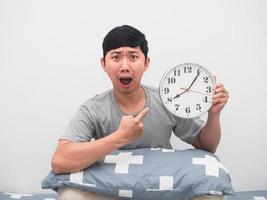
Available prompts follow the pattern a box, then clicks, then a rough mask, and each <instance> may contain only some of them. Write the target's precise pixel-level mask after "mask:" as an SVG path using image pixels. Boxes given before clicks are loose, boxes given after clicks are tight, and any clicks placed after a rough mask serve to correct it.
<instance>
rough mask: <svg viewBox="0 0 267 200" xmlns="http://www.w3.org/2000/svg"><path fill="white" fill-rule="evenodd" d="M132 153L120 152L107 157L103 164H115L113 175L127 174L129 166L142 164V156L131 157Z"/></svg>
mask: <svg viewBox="0 0 267 200" xmlns="http://www.w3.org/2000/svg"><path fill="white" fill-rule="evenodd" d="M132 153H133V152H121V153H119V154H118V155H108V156H106V157H105V160H104V163H115V164H116V166H115V173H120V174H128V170H129V165H130V164H143V157H144V156H140V155H139V156H133V155H132Z"/></svg>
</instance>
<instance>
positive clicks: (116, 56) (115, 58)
mask: <svg viewBox="0 0 267 200" xmlns="http://www.w3.org/2000/svg"><path fill="white" fill-rule="evenodd" d="M111 58H112V60H115V61H117V60H119V58H120V57H119V56H118V55H114V56H112V57H111Z"/></svg>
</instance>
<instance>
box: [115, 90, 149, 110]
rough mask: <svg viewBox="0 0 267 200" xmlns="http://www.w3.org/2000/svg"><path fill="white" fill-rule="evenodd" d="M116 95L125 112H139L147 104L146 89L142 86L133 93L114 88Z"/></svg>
mask: <svg viewBox="0 0 267 200" xmlns="http://www.w3.org/2000/svg"><path fill="white" fill-rule="evenodd" d="M114 96H115V98H116V101H117V103H118V105H119V106H120V108H121V110H122V111H123V112H124V113H129V114H131V113H138V112H140V111H141V110H142V109H144V107H145V104H146V95H145V91H144V89H143V88H142V87H141V86H139V87H138V88H137V89H136V90H134V91H132V92H131V93H122V92H119V91H116V90H114Z"/></svg>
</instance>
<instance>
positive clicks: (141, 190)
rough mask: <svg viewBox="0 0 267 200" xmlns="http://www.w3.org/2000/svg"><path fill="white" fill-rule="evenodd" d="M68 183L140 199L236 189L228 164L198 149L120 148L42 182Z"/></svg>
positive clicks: (49, 185)
mask: <svg viewBox="0 0 267 200" xmlns="http://www.w3.org/2000/svg"><path fill="white" fill-rule="evenodd" d="M65 186H69V187H79V188H81V189H84V190H88V191H92V192H97V193H102V194H106V195H108V196H111V197H115V198H119V199H139V200H140V199H147V200H149V199H153V200H156V199H172V200H173V199H177V198H179V199H186V198H191V197H194V196H199V195H205V194H217V195H229V194H233V193H234V191H233V188H232V185H231V179H230V176H229V173H228V170H227V169H226V167H225V166H224V165H223V164H222V163H221V162H220V161H219V160H218V158H217V157H216V156H215V155H214V154H211V153H209V152H206V151H203V150H198V149H188V150H170V149H162V148H151V149H150V148H143V149H133V150H116V151H114V152H113V153H112V154H110V155H107V156H106V157H105V158H104V159H103V160H101V161H99V162H97V163H95V164H94V165H92V166H90V167H88V168H86V169H84V170H82V171H80V172H76V173H71V174H60V175H56V174H54V173H53V172H50V173H49V174H48V176H47V177H46V178H45V179H44V180H43V182H42V188H43V189H54V190H57V188H59V187H65Z"/></svg>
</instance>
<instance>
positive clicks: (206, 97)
mask: <svg viewBox="0 0 267 200" xmlns="http://www.w3.org/2000/svg"><path fill="white" fill-rule="evenodd" d="M215 82H216V80H215V77H214V76H213V75H212V74H211V73H210V72H209V71H208V70H207V69H205V68H204V67H202V66H200V65H198V64H195V63H183V64H180V65H177V66H175V67H173V68H171V69H169V70H168V71H167V72H166V73H165V74H164V75H163V77H162V79H161V82H160V86H159V92H160V98H161V101H162V103H163V104H164V105H165V107H166V108H167V109H168V110H169V111H170V112H172V113H173V114H175V115H177V116H179V117H182V118H193V117H197V116H199V115H202V114H204V113H205V112H207V111H208V110H209V109H210V107H211V106H212V96H213V94H214V85H215Z"/></svg>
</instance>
